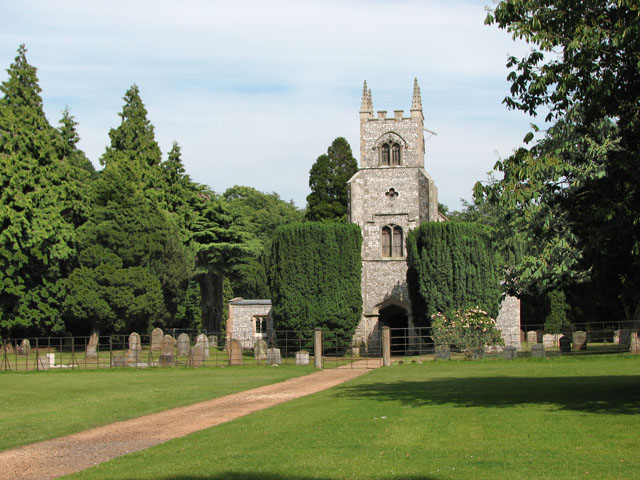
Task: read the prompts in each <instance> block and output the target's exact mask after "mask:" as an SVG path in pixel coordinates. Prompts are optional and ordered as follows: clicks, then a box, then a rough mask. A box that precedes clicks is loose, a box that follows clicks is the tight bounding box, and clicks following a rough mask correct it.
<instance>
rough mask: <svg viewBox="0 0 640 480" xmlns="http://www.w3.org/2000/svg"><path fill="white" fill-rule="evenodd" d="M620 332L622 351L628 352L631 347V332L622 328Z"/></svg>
mask: <svg viewBox="0 0 640 480" xmlns="http://www.w3.org/2000/svg"><path fill="white" fill-rule="evenodd" d="M618 332H619V345H620V350H622V351H623V352H626V351H627V350H629V347H630V346H631V330H629V329H628V328H622V329H620V330H618Z"/></svg>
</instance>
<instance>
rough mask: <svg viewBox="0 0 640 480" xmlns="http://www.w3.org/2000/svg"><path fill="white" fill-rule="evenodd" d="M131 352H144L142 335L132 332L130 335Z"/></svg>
mask: <svg viewBox="0 0 640 480" xmlns="http://www.w3.org/2000/svg"><path fill="white" fill-rule="evenodd" d="M129 350H133V351H135V352H139V351H141V350H142V343H141V342H140V334H138V333H136V332H131V333H130V334H129Z"/></svg>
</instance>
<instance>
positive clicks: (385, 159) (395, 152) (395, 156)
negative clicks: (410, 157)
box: [380, 141, 402, 167]
mask: <svg viewBox="0 0 640 480" xmlns="http://www.w3.org/2000/svg"><path fill="white" fill-rule="evenodd" d="M401 163H402V147H401V146H400V144H399V143H396V142H393V141H389V142H387V143H383V144H382V145H381V146H380V165H382V166H384V167H388V166H390V165H394V166H395V165H400V164H401Z"/></svg>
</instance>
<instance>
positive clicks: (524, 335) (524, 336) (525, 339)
mask: <svg viewBox="0 0 640 480" xmlns="http://www.w3.org/2000/svg"><path fill="white" fill-rule="evenodd" d="M526 341H527V335H526V333H524V330H520V342H526Z"/></svg>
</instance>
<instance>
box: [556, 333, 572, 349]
mask: <svg viewBox="0 0 640 480" xmlns="http://www.w3.org/2000/svg"><path fill="white" fill-rule="evenodd" d="M558 343H559V344H560V353H569V352H570V351H571V339H570V338H569V336H568V335H562V336H561V337H560V340H558Z"/></svg>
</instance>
